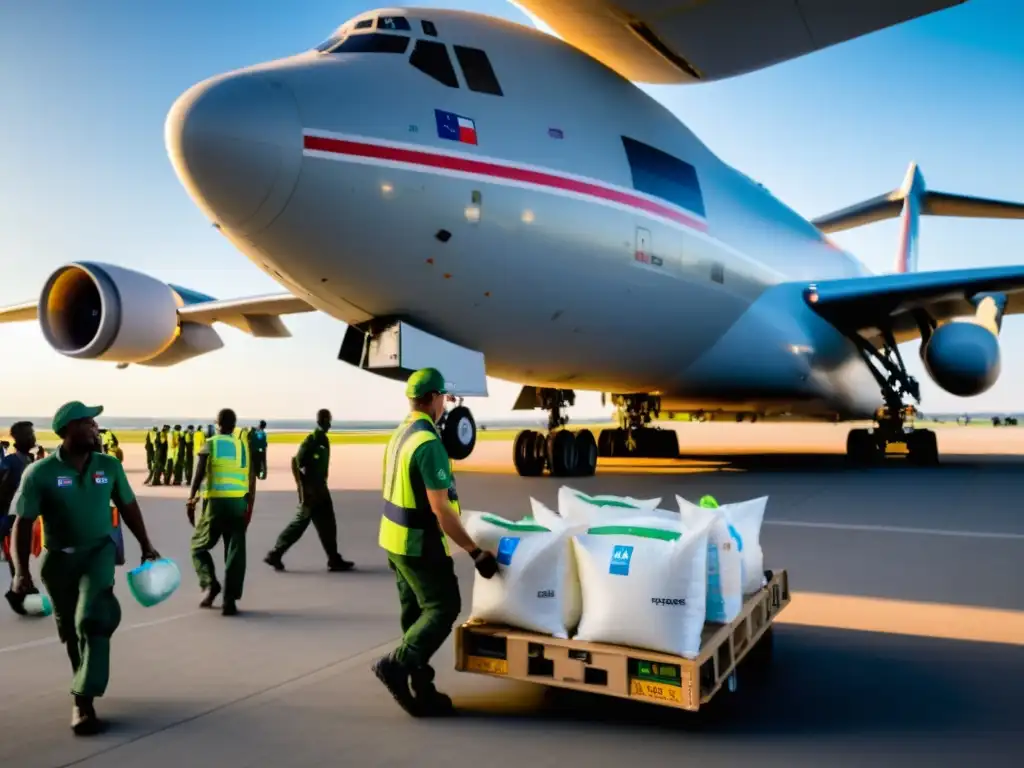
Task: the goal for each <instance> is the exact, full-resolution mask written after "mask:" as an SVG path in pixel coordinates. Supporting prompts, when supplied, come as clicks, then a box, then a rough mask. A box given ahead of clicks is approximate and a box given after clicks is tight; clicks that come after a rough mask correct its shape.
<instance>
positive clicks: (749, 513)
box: [715, 496, 768, 595]
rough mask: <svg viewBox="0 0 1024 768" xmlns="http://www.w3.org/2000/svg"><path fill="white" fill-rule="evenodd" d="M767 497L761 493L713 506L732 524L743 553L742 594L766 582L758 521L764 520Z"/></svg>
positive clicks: (734, 535) (734, 534)
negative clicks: (749, 497) (751, 497)
mask: <svg viewBox="0 0 1024 768" xmlns="http://www.w3.org/2000/svg"><path fill="white" fill-rule="evenodd" d="M766 506H768V497H767V496H760V497H758V498H756V499H750V501H738V502H736V503H734V504H722V505H721V506H719V507H718V509H716V510H715V511H716V512H720V513H721V514H722V515H723V516H724V517H725V522H726V523H728V524H729V525H730V526H732V531H731V534H732V536H733V538H737V539H738V540H739V548H740V554H741V555H742V556H743V576H742V579H743V594H744V595H752V594H754V593H755V592H757V591H758V590H760V589H761V587H763V586H764V585H765V583H766V582H765V578H764V552H763V551H762V550H761V524H762V523H763V522H764V511H765V507H766Z"/></svg>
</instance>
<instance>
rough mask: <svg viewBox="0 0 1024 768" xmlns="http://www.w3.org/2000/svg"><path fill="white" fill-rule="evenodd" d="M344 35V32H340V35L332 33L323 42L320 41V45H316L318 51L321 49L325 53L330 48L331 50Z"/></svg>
mask: <svg viewBox="0 0 1024 768" xmlns="http://www.w3.org/2000/svg"><path fill="white" fill-rule="evenodd" d="M343 37H345V35H344V34H340V35H331V36H330V37H328V38H327V39H326V40H324V41H323V42H322V43H320V45H318V46H317V47H316V49H317V50H318V51H320V53H324V52H325V51H329V50H331V48H333V47H334V46H336V45H337V44H338V42H339V41H340V40H341V39H342V38H343Z"/></svg>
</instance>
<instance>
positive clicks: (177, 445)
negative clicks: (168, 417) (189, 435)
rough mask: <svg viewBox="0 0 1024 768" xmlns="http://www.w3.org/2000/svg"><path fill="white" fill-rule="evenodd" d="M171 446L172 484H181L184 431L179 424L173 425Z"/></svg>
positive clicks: (183, 464) (183, 463)
mask: <svg viewBox="0 0 1024 768" xmlns="http://www.w3.org/2000/svg"><path fill="white" fill-rule="evenodd" d="M171 448H172V449H173V456H172V466H173V470H174V481H173V484H174V485H181V479H182V476H183V475H184V473H185V433H184V432H182V430H181V424H175V425H174V432H173V433H172V437H171Z"/></svg>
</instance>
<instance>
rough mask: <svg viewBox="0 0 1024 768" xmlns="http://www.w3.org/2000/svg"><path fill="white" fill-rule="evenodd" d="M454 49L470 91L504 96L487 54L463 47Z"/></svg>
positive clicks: (476, 49) (458, 46)
mask: <svg viewBox="0 0 1024 768" xmlns="http://www.w3.org/2000/svg"><path fill="white" fill-rule="evenodd" d="M452 47H453V48H454V49H455V57H456V58H457V59H458V60H459V66H460V67H462V74H463V75H464V76H465V78H466V85H468V86H469V90H471V91H477V92H478V93H490V94H492V95H494V96H503V95H504V94H502V92H501V86H500V85H499V84H498V78H497V77H496V76H495V74H494V69H492V68H491V62H490V60H488V58H487V54H486V53H484V52H483V51H481V50H480V49H479V48H467V47H465V46H462V45H455V46H452Z"/></svg>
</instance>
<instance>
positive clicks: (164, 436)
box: [153, 424, 171, 485]
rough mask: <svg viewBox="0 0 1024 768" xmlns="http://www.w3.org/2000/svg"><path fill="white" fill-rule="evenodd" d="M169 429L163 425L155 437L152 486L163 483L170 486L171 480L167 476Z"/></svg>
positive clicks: (166, 425) (169, 442) (168, 426)
mask: <svg viewBox="0 0 1024 768" xmlns="http://www.w3.org/2000/svg"><path fill="white" fill-rule="evenodd" d="M170 444H171V427H170V425H168V424H164V425H163V427H161V428H160V432H158V433H157V436H156V457H155V459H154V465H153V485H160V484H161V482H160V481H161V478H163V482H165V483H167V484H170V481H171V478H170V475H168V474H167V454H168V452H169V451H170Z"/></svg>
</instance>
